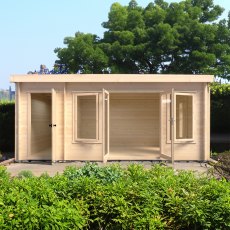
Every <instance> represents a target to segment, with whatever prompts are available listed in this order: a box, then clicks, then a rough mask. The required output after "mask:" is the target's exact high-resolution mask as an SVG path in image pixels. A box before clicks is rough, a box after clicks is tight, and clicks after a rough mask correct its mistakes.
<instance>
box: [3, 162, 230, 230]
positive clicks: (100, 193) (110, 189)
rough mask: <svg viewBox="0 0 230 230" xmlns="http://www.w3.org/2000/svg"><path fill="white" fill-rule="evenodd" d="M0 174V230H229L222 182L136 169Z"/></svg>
mask: <svg viewBox="0 0 230 230" xmlns="http://www.w3.org/2000/svg"><path fill="white" fill-rule="evenodd" d="M1 170H2V171H0V176H1V175H3V177H0V178H1V183H0V188H1V189H0V206H1V207H0V229H93V230H99V229H100V230H105V229H111V230H113V229H114V230H117V229H128V230H131V229H230V184H229V182H227V181H226V180H216V179H215V178H212V177H204V176H199V177H198V176H197V174H194V173H193V172H187V171H179V172H178V171H175V170H173V169H172V168H166V167H163V166H159V165H154V166H153V167H152V168H151V169H150V170H146V169H144V168H143V167H142V166H140V165H138V164H133V165H130V166H129V167H128V168H127V169H121V168H120V166H118V165H112V166H106V167H99V166H98V165H97V164H86V165H85V166H84V167H82V168H75V167H68V168H67V169H66V170H65V171H64V173H63V174H62V175H58V174H57V175H56V176H54V177H49V176H48V175H47V174H46V175H43V176H40V177H29V178H24V179H23V180H22V179H20V178H17V177H15V178H9V177H8V176H7V174H6V170H5V168H1ZM1 172H2V174H1ZM106 177H107V178H106ZM110 177H111V178H110Z"/></svg>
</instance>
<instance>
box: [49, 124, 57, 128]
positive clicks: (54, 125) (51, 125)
mask: <svg viewBox="0 0 230 230" xmlns="http://www.w3.org/2000/svg"><path fill="white" fill-rule="evenodd" d="M56 126H57V125H56V124H49V127H51V128H52V127H56Z"/></svg>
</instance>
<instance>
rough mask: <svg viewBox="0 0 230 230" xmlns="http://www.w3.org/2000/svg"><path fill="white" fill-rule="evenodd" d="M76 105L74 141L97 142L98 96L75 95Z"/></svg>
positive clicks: (95, 94)
mask: <svg viewBox="0 0 230 230" xmlns="http://www.w3.org/2000/svg"><path fill="white" fill-rule="evenodd" d="M74 105H75V106H74V141H82V140H86V141H97V140H98V94H97V93H94V94H93V93H92V94H89V93H84V94H75V95H74Z"/></svg>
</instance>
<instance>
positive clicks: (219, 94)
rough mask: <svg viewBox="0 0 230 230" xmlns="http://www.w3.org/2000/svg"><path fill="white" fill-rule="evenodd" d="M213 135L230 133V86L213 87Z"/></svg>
mask: <svg viewBox="0 0 230 230" xmlns="http://www.w3.org/2000/svg"><path fill="white" fill-rule="evenodd" d="M211 133H230V84H219V83H213V84H212V85H211Z"/></svg>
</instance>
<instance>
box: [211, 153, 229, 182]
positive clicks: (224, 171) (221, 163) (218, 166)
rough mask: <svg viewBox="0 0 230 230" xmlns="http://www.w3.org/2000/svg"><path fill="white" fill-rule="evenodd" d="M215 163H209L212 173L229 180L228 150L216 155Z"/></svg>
mask: <svg viewBox="0 0 230 230" xmlns="http://www.w3.org/2000/svg"><path fill="white" fill-rule="evenodd" d="M216 158H217V163H211V164H212V166H213V168H214V173H215V174H216V175H217V176H218V177H220V178H222V177H223V178H225V179H226V180H229V181H230V150H229V151H225V152H223V153H219V154H218V155H216Z"/></svg>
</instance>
